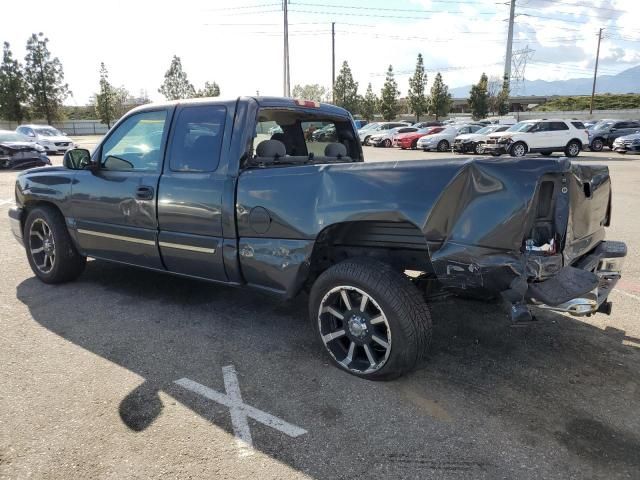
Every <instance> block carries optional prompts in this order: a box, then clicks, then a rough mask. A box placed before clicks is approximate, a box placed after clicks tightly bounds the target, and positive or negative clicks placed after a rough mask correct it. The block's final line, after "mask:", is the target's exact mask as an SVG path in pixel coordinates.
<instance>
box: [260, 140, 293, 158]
mask: <svg viewBox="0 0 640 480" xmlns="http://www.w3.org/2000/svg"><path fill="white" fill-rule="evenodd" d="M286 154H287V149H286V147H285V146H284V143H282V142H280V141H278V140H263V141H262V142H260V143H259V144H258V146H257V147H256V155H257V156H258V157H273V158H278V157H284V156H285V155H286Z"/></svg>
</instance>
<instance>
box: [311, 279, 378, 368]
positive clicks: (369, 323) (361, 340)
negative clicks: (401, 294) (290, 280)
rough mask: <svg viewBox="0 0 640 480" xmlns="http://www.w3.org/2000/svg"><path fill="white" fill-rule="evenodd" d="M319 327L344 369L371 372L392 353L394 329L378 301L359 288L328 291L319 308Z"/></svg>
mask: <svg viewBox="0 0 640 480" xmlns="http://www.w3.org/2000/svg"><path fill="white" fill-rule="evenodd" d="M318 330H319V332H320V337H321V339H322V342H323V343H324V346H325V348H326V349H327V351H328V352H329V354H330V355H331V356H332V357H333V359H334V360H335V361H336V362H337V363H338V364H340V365H341V366H342V367H343V368H344V369H345V370H349V371H351V372H354V373H359V374H369V373H372V372H375V371H377V370H379V369H380V368H382V367H383V366H384V364H385V363H387V360H388V359H389V354H390V353H391V329H390V328H389V322H388V320H387V317H386V315H385V313H384V311H383V310H382V308H381V307H380V305H379V304H378V302H376V300H375V299H374V298H373V297H372V296H371V295H369V294H368V293H366V292H365V291H364V290H361V289H359V288H357V287H352V286H347V285H342V286H338V287H334V288H332V289H331V290H329V291H328V292H327V294H326V295H325V296H324V297H323V298H322V301H321V302H320V308H319V310H318Z"/></svg>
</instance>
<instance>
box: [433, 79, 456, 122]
mask: <svg viewBox="0 0 640 480" xmlns="http://www.w3.org/2000/svg"><path fill="white" fill-rule="evenodd" d="M451 103H452V100H451V94H450V93H449V87H448V86H447V84H446V83H444V82H443V81H442V75H441V74H440V72H438V73H437V74H436V78H435V79H434V80H433V85H431V97H429V112H430V113H431V114H432V115H435V117H436V120H438V119H439V118H440V117H446V116H447V114H448V113H449V110H451Z"/></svg>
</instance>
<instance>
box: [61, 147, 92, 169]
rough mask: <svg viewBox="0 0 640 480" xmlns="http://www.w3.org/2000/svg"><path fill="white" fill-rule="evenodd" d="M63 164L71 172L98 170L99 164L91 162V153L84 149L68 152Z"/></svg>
mask: <svg viewBox="0 0 640 480" xmlns="http://www.w3.org/2000/svg"><path fill="white" fill-rule="evenodd" d="M62 164H63V165H64V166H65V167H66V168H68V169H70V170H83V169H85V168H86V169H90V170H95V169H97V166H98V164H97V163H96V162H92V161H91V152H89V150H86V149H84V148H74V149H73V150H67V151H66V153H65V154H64V159H63V160H62Z"/></svg>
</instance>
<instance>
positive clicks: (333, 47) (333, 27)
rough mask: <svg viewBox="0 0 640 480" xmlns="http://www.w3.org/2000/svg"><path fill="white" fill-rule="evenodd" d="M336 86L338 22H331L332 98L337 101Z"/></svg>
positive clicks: (334, 101)
mask: <svg viewBox="0 0 640 480" xmlns="http://www.w3.org/2000/svg"><path fill="white" fill-rule="evenodd" d="M335 86H336V22H331V98H332V99H333V103H336V96H335V94H334V93H333V92H334V89H335Z"/></svg>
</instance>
